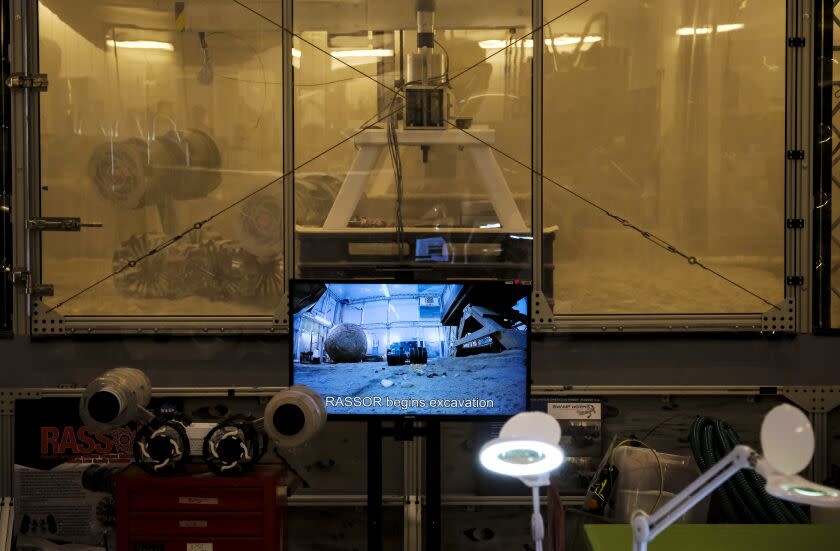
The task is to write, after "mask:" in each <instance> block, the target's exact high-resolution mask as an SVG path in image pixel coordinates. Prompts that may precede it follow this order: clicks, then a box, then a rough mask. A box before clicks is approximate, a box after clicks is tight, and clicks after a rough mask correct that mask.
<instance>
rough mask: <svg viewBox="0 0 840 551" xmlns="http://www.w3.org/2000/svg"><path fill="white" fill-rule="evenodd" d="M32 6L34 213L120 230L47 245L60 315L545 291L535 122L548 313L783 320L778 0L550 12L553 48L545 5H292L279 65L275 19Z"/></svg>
mask: <svg viewBox="0 0 840 551" xmlns="http://www.w3.org/2000/svg"><path fill="white" fill-rule="evenodd" d="M39 6H40V42H39V46H40V60H41V70H42V72H44V73H47V74H49V76H50V88H49V91H47V92H45V93H43V94H42V96H41V114H42V116H41V170H42V182H43V185H42V190H41V203H42V214H43V216H74V217H79V218H81V219H82V221H83V222H90V223H101V224H102V227H94V228H85V229H84V230H83V231H82V233H81V234H79V233H67V232H44V233H43V234H42V244H43V248H42V258H41V261H42V263H43V277H42V279H43V281H44V282H45V283H51V284H53V285H54V286H55V297H52V298H49V299H48V300H46V301H45V302H46V303H47V305H48V306H52V307H58V308H57V310H58V312H59V313H60V314H62V315H76V316H96V315H113V316H143V315H184V316H191V315H192V316H211V315H212V316H249V315H270V314H273V313H275V312H277V311H278V310H281V309H282V308H284V307H285V304H283V300H282V299H281V297H282V295H283V293H284V291H285V288H286V279H287V277H289V276H292V275H294V276H295V277H300V278H323V279H336V278H364V277H383V276H384V275H386V274H394V273H396V272H397V271H399V270H405V269H412V270H415V273H417V274H420V276H419V277H422V279H424V280H429V279H446V278H490V279H511V278H523V279H529V278H530V276H531V273H532V251H533V246H534V241H533V234H532V228H531V227H532V212H531V211H532V193H531V190H532V171H531V168H530V167H531V164H532V151H533V150H532V143H533V140H532V134H533V131H532V124H531V121H532V120H533V116H534V115H533V109H537V110H538V111H539V112H538V113H537V116H538V115H539V114H540V113H541V114H542V120H543V133H542V134H543V135H542V157H543V188H542V206H541V208H542V221H543V228H542V230H543V239H542V240H541V241H540V243H539V244H538V245H537V246H540V247H541V249H542V256H543V259H544V261H545V263H546V264H547V269H546V270H545V271H544V275H545V277H544V282H543V289H542V291H543V292H544V293H545V295H546V297H547V298H549V301H550V303H551V305H552V308H553V312H554V314H555V315H560V316H574V315H581V314H595V315H615V316H619V317H620V316H625V317H626V316H630V315H635V314H655V315H672V314H674V315H677V314H689V315H691V314H756V315H757V314H760V313H762V312H766V311H767V310H768V309H770V308H771V305H774V304H777V303H779V302H781V301H782V299H783V298H784V292H785V282H784V275H785V274H784V260H785V259H784V254H785V247H784V240H785V232H784V229H783V228H784V218H785V205H784V189H785V165H784V163H785V160H784V155H783V154H782V152H783V151H784V149H785V146H786V144H785V122H786V111H785V107H786V97H785V89H786V51H785V33H786V30H785V29H786V2H785V1H784V0H768V1H767V2H762V3H761V4H759V3H756V2H743V1H740V0H715V1H708V0H678V1H667V0H652V1H647V2H635V1H633V2H626V1H622V0H592V1H591V2H587V3H584V4H582V5H580V6H578V5H577V4H576V3H572V2H568V1H566V0H545V2H544V6H543V8H544V9H543V13H544V23H545V26H544V28H543V29H542V30H543V35H542V37H541V40H542V44H536V43H535V39H534V35H533V33H532V27H531V18H532V11H531V6H532V2H530V1H528V0H515V1H511V2H504V3H501V2H491V1H489V0H468V1H463V0H461V1H455V0H439V1H438V2H437V11H436V12H435V14H434V16H433V17H432V16H431V15H429V14H426V13H425V12H420V13H419V14H418V12H417V5H416V2H415V0H397V1H385V0H353V1H351V2H341V3H329V6H330V7H329V9H325V7H324V6H325V5H324V4H323V3H322V2H313V1H309V0H296V1H295V2H294V5H293V13H294V23H293V30H294V32H295V36H294V38H293V39H292V42H293V48H292V50H291V51H290V52H286V53H285V54H284V53H283V52H282V40H283V37H284V36H283V33H284V31H283V29H282V27H281V24H280V21H281V20H282V14H281V3H280V2H276V1H272V2H269V1H257V0H254V1H251V2H244V3H243V4H238V3H235V2H230V1H226V0H207V1H202V2H198V1H187V2H174V3H173V2H161V1H159V0H116V1H109V2H99V1H94V0H72V1H71V0H40V2H39ZM418 29H419V30H418ZM431 31H433V33H432V32H431ZM430 36H431V37H433V38H430ZM517 39H519V40H517ZM421 46H423V47H421ZM535 48H542V50H537V51H541V52H542V56H543V73H542V75H541V77H542V79H541V80H542V87H543V102H542V104H540V105H533V104H532V87H533V86H534V85H539V84H540V82H539V79H537V80H535V79H534V78H533V77H534V75H532V65H533V61H534V52H535ZM284 55H287V56H288V57H289V60H290V61H291V65H292V68H291V69H290V72H289V74H290V75H291V76H293V79H291V81H290V82H287V83H286V85H287V88H288V90H289V93H290V94H292V97H293V108H294V122H292V120H291V118H290V120H289V121H288V125H289V127H290V128H289V130H290V131H291V130H292V127H293V130H294V138H295V143H294V147H293V150H294V165H295V166H294V167H285V168H284V167H283V151H284V148H283V143H282V136H283V128H284V127H283V117H282V114H283V97H284V96H283V79H282V77H283V70H282V67H283V60H284V58H283V56H284ZM287 97H288V96H287ZM424 102H425V103H424ZM286 149H287V150H290V149H291V148H290V147H287V148H286ZM292 168H294V170H295V176H294V197H295V204H294V213H295V214H294V227H292V226H291V225H287V224H286V222H287V221H286V220H285V219H284V194H283V178H282V175H283V172H284V170H289V171H291V169H292ZM289 180H291V178H290V179H289ZM288 222H289V224H291V221H288ZM292 232H293V234H294V245H295V251H294V256H295V263H294V265H295V273H294V274H286V273H284V256H285V255H286V253H288V254H292V251H284V236H287V235H288V236H291V235H292ZM838 308H840V307H838ZM310 333H311V334H313V335H314V334H315V332H313V331H310ZM313 338H314V337H313ZM371 344H375V343H371ZM313 345H317V343H313Z"/></svg>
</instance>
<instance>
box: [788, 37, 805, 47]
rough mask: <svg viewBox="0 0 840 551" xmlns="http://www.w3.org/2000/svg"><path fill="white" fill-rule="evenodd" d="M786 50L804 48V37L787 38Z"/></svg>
mask: <svg viewBox="0 0 840 551" xmlns="http://www.w3.org/2000/svg"><path fill="white" fill-rule="evenodd" d="M787 45H788V48H804V47H805V37H804V36H789V37H788V39H787Z"/></svg>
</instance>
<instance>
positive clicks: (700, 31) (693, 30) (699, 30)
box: [677, 23, 744, 36]
mask: <svg viewBox="0 0 840 551" xmlns="http://www.w3.org/2000/svg"><path fill="white" fill-rule="evenodd" d="M743 28H744V24H743V23H724V24H721V25H718V26H716V27H712V26H705V27H680V28H679V29H677V36H702V35H707V34H712V32H713V31H714V32H719V33H728V32H730V31H738V30H741V29H743Z"/></svg>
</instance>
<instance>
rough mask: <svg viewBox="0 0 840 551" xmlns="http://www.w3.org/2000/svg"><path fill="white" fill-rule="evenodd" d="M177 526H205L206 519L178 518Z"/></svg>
mask: <svg viewBox="0 0 840 551" xmlns="http://www.w3.org/2000/svg"><path fill="white" fill-rule="evenodd" d="M178 527H179V528H207V521H206V520H179V521H178Z"/></svg>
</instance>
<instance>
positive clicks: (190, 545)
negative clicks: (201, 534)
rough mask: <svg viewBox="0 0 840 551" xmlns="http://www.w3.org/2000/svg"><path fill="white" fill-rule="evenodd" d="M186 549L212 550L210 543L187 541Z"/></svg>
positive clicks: (194, 550) (196, 550) (193, 550)
mask: <svg viewBox="0 0 840 551" xmlns="http://www.w3.org/2000/svg"><path fill="white" fill-rule="evenodd" d="M187 551H213V544H212V543H188V544H187Z"/></svg>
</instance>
